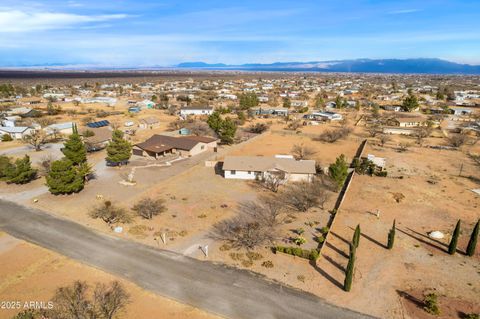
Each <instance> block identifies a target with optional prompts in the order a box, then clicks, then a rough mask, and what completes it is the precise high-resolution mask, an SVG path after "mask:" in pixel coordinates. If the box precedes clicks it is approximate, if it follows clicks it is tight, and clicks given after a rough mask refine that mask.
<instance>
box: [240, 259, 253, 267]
mask: <svg viewBox="0 0 480 319" xmlns="http://www.w3.org/2000/svg"><path fill="white" fill-rule="evenodd" d="M242 266H243V267H246V268H250V267H252V266H253V261H252V260H250V259H244V260H242Z"/></svg>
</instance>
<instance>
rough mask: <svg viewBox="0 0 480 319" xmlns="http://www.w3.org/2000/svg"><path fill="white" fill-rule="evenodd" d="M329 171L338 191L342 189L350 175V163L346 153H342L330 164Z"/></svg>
mask: <svg viewBox="0 0 480 319" xmlns="http://www.w3.org/2000/svg"><path fill="white" fill-rule="evenodd" d="M328 173H329V175H330V177H331V178H332V179H333V180H334V181H335V183H336V184H337V191H339V190H341V189H342V187H343V184H344V183H345V180H346V179H347V176H348V163H347V160H346V158H345V155H343V154H341V155H340V156H339V157H337V159H336V160H335V163H333V164H330V166H329V167H328Z"/></svg>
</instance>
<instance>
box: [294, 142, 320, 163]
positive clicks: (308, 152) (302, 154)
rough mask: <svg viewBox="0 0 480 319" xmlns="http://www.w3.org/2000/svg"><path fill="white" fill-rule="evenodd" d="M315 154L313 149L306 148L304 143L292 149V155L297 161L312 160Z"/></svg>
mask: <svg viewBox="0 0 480 319" xmlns="http://www.w3.org/2000/svg"><path fill="white" fill-rule="evenodd" d="M315 153H316V152H315V150H314V149H313V148H311V147H310V146H306V145H304V144H303V143H302V144H295V145H293V147H292V154H293V156H294V157H295V159H296V160H303V159H310V158H311V157H312V155H313V154H315Z"/></svg>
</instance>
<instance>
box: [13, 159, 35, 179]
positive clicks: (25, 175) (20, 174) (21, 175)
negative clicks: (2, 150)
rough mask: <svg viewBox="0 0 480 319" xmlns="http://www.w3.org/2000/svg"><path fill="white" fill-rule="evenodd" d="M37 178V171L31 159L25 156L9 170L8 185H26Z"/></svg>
mask: <svg viewBox="0 0 480 319" xmlns="http://www.w3.org/2000/svg"><path fill="white" fill-rule="evenodd" d="M36 176H37V170H36V169H33V168H32V164H31V163H30V157H29V156H28V155H25V156H24V157H23V158H19V159H17V160H16V161H15V164H13V165H11V166H10V167H9V169H8V170H7V183H9V184H10V183H13V184H26V183H28V182H30V181H31V180H33V179H34V178H35V177H36Z"/></svg>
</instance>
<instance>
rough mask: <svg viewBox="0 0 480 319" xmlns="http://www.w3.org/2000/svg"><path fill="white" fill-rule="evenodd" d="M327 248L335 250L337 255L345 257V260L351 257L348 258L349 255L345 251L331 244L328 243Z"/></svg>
mask: <svg viewBox="0 0 480 319" xmlns="http://www.w3.org/2000/svg"><path fill="white" fill-rule="evenodd" d="M325 246H327V247H328V248H330V249H332V250H334V251H335V252H336V253H337V254H339V255H341V256H343V257H345V258H349V256H348V254H347V253H345V252H344V251H342V250H340V249H338V248H337V247H335V246H333V245H332V244H330V242H328V241H327V242H326V243H325Z"/></svg>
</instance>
